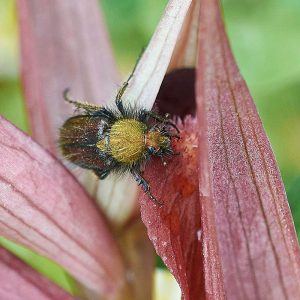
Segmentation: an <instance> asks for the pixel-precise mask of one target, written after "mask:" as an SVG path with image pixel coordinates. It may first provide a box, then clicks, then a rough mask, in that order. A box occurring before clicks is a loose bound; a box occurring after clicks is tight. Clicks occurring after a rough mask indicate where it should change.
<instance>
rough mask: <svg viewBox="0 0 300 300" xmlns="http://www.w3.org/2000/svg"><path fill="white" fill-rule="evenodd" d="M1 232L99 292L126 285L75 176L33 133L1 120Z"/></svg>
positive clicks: (103, 229)
mask: <svg viewBox="0 0 300 300" xmlns="http://www.w3.org/2000/svg"><path fill="white" fill-rule="evenodd" d="M0 138H1V143H0V158H1V170H0V210H1V214H0V216H1V217H0V230H1V234H2V235H4V236H5V237H7V238H9V239H11V240H13V241H15V242H18V243H21V244H24V245H26V246H28V247H30V248H31V249H34V250H35V251H37V252H38V253H41V254H42V255H45V256H47V257H49V258H51V259H53V260H55V261H56V262H57V263H59V264H61V265H62V266H63V267H65V268H66V269H67V270H68V271H69V272H70V273H71V274H72V275H73V276H74V277H76V278H77V279H78V280H79V281H81V282H83V283H84V284H85V285H87V286H88V287H90V288H91V289H94V290H95V291H97V292H102V293H105V294H110V293H114V292H115V291H116V290H117V289H118V288H119V287H120V285H122V277H123V269H122V263H121V258H120V254H119V252H118V250H117V246H116V244H115V242H114V241H113V240H112V237H111V233H110V232H109V231H108V229H107V225H106V224H105V222H104V221H103V218H101V217H100V215H99V211H98V210H97V208H96V206H95V205H94V204H93V202H92V201H91V199H89V197H88V196H87V194H86V193H85V191H84V190H83V189H82V188H81V187H80V185H79V184H78V183H77V182H76V180H75V179H74V178H73V177H72V176H71V175H70V173H69V172H68V171H67V170H66V169H65V168H64V167H63V166H61V164H60V163H59V162H58V161H57V160H56V159H54V158H53V157H52V156H51V155H49V153H47V152H46V151H45V150H43V149H42V148H41V147H40V146H39V145H38V144H36V143H34V142H33V141H32V140H31V138H30V137H28V136H26V135H25V134H23V133H22V132H21V131H19V130H18V129H16V128H15V127H14V126H12V125H11V124H10V123H9V122H7V121H6V120H4V119H3V118H1V119H0Z"/></svg>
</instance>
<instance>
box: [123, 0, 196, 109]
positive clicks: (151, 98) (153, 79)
mask: <svg viewBox="0 0 300 300" xmlns="http://www.w3.org/2000/svg"><path fill="white" fill-rule="evenodd" d="M190 4H191V0H170V1H169V3H168V5H167V7H166V10H165V12H164V15H163V17H162V18H161V20H160V22H159V24H158V26H157V28H156V31H155V33H154V34H153V36H152V39H151V41H150V43H149V45H148V47H147V48H146V49H145V52H144V53H143V55H142V57H141V59H140V61H139V63H138V65H137V67H136V70H135V73H134V76H133V78H132V79H131V81H130V83H129V86H128V87H127V89H126V91H125V94H124V101H128V102H130V103H137V104H138V105H139V106H142V107H145V108H147V109H152V106H153V104H154V102H155V98H156V95H157V93H158V90H159V87H160V85H161V82H162V80H163V78H164V76H165V73H166V71H167V68H168V65H169V62H170V60H171V56H172V53H173V49H174V47H175V43H176V40H177V38H178V35H179V33H180V30H181V28H182V24H183V22H184V18H185V16H186V13H187V11H188V8H189V6H190Z"/></svg>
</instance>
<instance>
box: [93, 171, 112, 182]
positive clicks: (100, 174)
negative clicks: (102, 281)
mask: <svg viewBox="0 0 300 300" xmlns="http://www.w3.org/2000/svg"><path fill="white" fill-rule="evenodd" d="M93 171H94V173H95V174H96V175H97V177H98V178H99V179H100V180H103V179H105V178H106V177H107V176H108V175H109V173H110V171H111V170H110V169H94V170H93Z"/></svg>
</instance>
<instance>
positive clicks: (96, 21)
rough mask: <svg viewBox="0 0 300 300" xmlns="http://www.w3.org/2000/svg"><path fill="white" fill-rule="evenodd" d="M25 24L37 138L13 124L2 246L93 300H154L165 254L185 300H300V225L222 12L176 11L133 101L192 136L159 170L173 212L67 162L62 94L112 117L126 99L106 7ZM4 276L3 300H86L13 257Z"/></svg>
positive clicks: (7, 145)
mask: <svg viewBox="0 0 300 300" xmlns="http://www.w3.org/2000/svg"><path fill="white" fill-rule="evenodd" d="M18 14H19V20H20V37H21V61H22V64H21V66H22V82H23V88H24V96H25V99H26V105H27V109H28V113H29V120H30V127H31V135H32V137H29V136H28V135H26V134H25V133H23V132H21V131H20V130H18V129H17V128H16V127H15V126H14V125H12V124H11V123H9V122H8V121H7V120H5V119H4V118H1V119H0V137H1V142H0V159H1V170H0V210H1V213H0V231H1V235H2V236H4V237H6V238H7V239H9V240H12V241H14V242H16V243H19V244H22V245H24V246H26V247H28V248H30V249H32V250H34V251H36V252H37V253H39V254H41V255H43V256H46V257H48V258H49V259H51V260H53V261H55V262H56V263H58V264H59V265H61V266H62V267H63V268H64V269H65V270H67V271H68V272H69V273H70V274H71V275H72V276H73V277H74V278H75V279H76V280H77V282H78V289H79V292H78V294H76V297H78V298H82V299H151V295H152V282H151V281H152V279H151V278H152V274H153V268H154V250H155V251H156V253H157V254H158V255H159V256H160V257H161V258H162V260H163V262H164V263H165V265H166V266H167V268H168V269H169V270H170V272H171V273H172V274H173V276H174V277H175V279H176V280H177V282H178V284H179V286H180V289H181V293H182V297H183V299H185V300H194V299H226V298H228V299H297V298H299V297H300V280H299V279H300V278H299V273H300V270H299V262H300V253H299V246H298V241H297V237H296V234H295V229H294V226H293V220H292V217H291V213H290V210H289V207H288V203H287V199H286V195H285V191H284V187H283V184H282V180H281V177H280V173H279V170H278V167H277V165H276V161H275V158H274V155H273V152H272V150H271V147H270V144H269V142H268V139H267V137H266V134H265V132H264V130H263V127H262V124H261V121H260V119H259V116H258V114H257V111H256V108H255V105H254V102H253V100H252V98H251V96H250V93H249V91H248V89H247V86H246V83H245V82H244V80H243V79H242V77H241V75H240V73H239V71H238V67H237V65H236V63H235V60H234V57H233V55H232V53H231V50H230V46H229V42H228V39H227V36H226V33H225V30H224V24H223V21H222V16H221V10H220V3H219V1H218V0H201V1H200V0H193V1H192V0H170V1H169V3H168V5H167V7H166V10H165V12H164V14H163V16H162V18H161V21H160V23H159V24H158V26H157V29H156V31H155V33H154V35H153V37H152V39H151V41H150V43H149V45H148V46H147V48H146V49H145V51H144V53H143V55H142V57H141V59H140V60H139V63H138V65H137V68H136V70H135V73H134V74H133V78H132V79H131V81H130V82H129V86H128V88H127V89H126V91H125V94H124V97H123V101H128V102H130V103H132V104H134V103H136V104H138V105H141V106H143V107H145V108H147V109H151V108H152V107H153V106H154V105H156V106H157V107H158V108H159V109H160V110H161V111H162V112H165V111H168V112H170V113H171V114H172V115H173V116H174V118H175V119H176V120H177V125H178V127H179V128H180V130H181V139H180V141H179V142H178V143H177V145H176V149H177V150H178V152H179V153H180V155H178V156H176V157H175V158H174V159H172V160H171V161H170V162H168V165H167V166H166V167H165V166H162V165H161V162H160V161H153V162H152V163H151V164H149V167H148V168H147V169H146V171H145V177H146V178H147V179H148V180H149V181H150V182H151V185H152V190H153V191H155V194H156V195H157V196H158V197H159V199H162V200H163V201H164V203H165V204H164V205H163V206H162V207H158V206H156V205H155V204H154V203H152V202H151V201H149V199H148V198H147V196H145V195H144V194H143V193H139V189H138V188H137V187H136V184H135V183H134V182H133V180H132V179H131V178H129V177H128V178H124V179H122V180H116V179H114V178H108V179H107V180H105V181H98V180H97V179H96V178H95V177H94V176H92V175H91V174H90V173H89V172H81V173H80V174H79V173H78V172H77V170H74V169H71V170H68V169H67V167H66V166H64V164H63V163H62V162H61V161H60V160H59V153H58V151H57V148H56V144H55V141H56V139H57V129H58V127H59V126H60V125H61V124H62V122H63V120H64V118H66V117H67V116H68V114H71V113H72V110H71V108H70V107H68V105H67V104H66V103H64V102H63V101H62V96H61V93H62V91H63V90H64V89H65V88H66V87H69V88H70V89H71V90H72V93H73V94H74V95H76V96H77V97H78V98H79V99H82V100H84V101H89V102H94V103H97V104H99V105H103V104H107V103H110V102H113V101H114V96H115V95H116V91H117V89H118V87H116V86H115V83H116V82H118V81H119V79H118V75H117V71H116V67H115V63H114V60H113V56H112V53H111V49H110V45H109V41H108V37H107V33H106V31H105V28H104V24H103V21H102V17H101V14H100V11H99V8H98V5H97V1H96V0H95V1H77V2H74V1H71V0H65V1H59V0H54V1H52V2H51V6H50V5H49V3H48V2H46V1H40V0H30V1H29V0H18ZM166 74H167V75H166ZM155 100H156V102H155ZM76 177H77V178H76ZM79 182H80V183H79ZM139 207H140V210H139ZM140 216H141V217H140ZM142 222H143V223H142ZM0 264H1V268H0V276H1V282H2V284H1V287H0V298H1V299H2V298H3V299H7V298H8V297H9V299H24V298H26V299H29V300H30V299H72V296H71V295H68V294H67V293H66V292H65V291H63V290H61V289H60V288H59V287H57V286H55V285H54V284H53V283H51V282H49V281H48V280H46V279H44V278H43V277H42V276H41V275H40V274H38V273H36V272H35V271H34V270H33V269H31V268H30V267H29V266H27V265H26V264H24V263H23V262H21V261H20V260H19V259H17V258H16V257H15V256H13V255H12V254H10V253H9V252H7V251H6V250H4V249H1V251H0Z"/></svg>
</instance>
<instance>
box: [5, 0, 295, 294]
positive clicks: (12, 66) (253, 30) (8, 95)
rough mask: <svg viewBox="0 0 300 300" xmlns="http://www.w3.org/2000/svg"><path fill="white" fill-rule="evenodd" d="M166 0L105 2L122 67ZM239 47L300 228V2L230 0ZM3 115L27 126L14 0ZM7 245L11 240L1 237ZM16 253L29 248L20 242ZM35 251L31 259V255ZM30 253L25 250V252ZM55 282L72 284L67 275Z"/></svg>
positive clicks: (228, 13)
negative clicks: (65, 277) (21, 84)
mask: <svg viewBox="0 0 300 300" xmlns="http://www.w3.org/2000/svg"><path fill="white" fill-rule="evenodd" d="M166 3H167V1H166V0H122V1H120V0H102V1H100V4H101V6H102V8H103V14H104V17H105V20H106V23H107V26H108V30H109V33H110V36H111V40H112V46H113V49H114V53H115V56H116V60H117V63H118V66H119V69H120V72H121V73H123V74H125V73H127V72H128V71H129V70H131V68H132V66H133V64H134V62H135V61H136V58H137V56H138V55H139V53H140V50H141V48H142V47H144V46H145V45H146V44H147V42H148V41H149V38H150V37H151V34H152V33H153V31H154V29H155V26H156V24H157V22H158V20H159V18H160V16H161V14H162V12H163V9H164V7H165V4H166ZM223 8H224V16H225V22H226V27H227V31H228V34H229V38H230V42H231V45H232V48H233V52H234V54H235V57H236V59H237V62H238V65H239V67H240V69H241V72H242V74H243V76H244V77H245V79H246V81H247V83H248V86H249V88H250V91H251V93H252V95H253V97H254V100H255V102H256V104H257V108H258V111H259V113H260V116H261V118H262V121H263V124H264V127H265V129H266V131H267V134H268V136H269V138H270V141H271V144H272V147H273V150H274V152H275V155H276V158H277V161H278V163H279V167H280V170H281V173H282V177H283V180H284V183H285V186H286V190H287V194H288V198H289V202H290V205H291V208H292V212H293V216H294V220H295V224H296V228H297V231H298V236H299V234H300V201H299V200H300V199H299V198H300V196H299V194H300V138H299V133H300V17H299V16H300V1H299V0H284V1H282V0H281V1H280V0H243V1H240V0H224V1H223ZM0 37H1V43H0V114H2V115H4V116H5V117H6V118H8V119H9V120H11V121H12V122H13V123H14V124H16V125H17V126H18V127H20V128H22V129H23V130H27V120H26V114H25V112H24V104H23V100H22V95H21V89H20V82H19V60H18V57H19V53H18V51H19V45H18V32H17V19H16V11H15V1H13V0H1V1H0ZM2 243H6V246H7V247H10V245H8V242H6V241H4V240H2ZM14 251H15V252H18V251H19V252H18V253H19V254H20V253H24V250H23V249H21V248H19V249H17V250H14ZM32 255H34V254H31V253H29V252H28V254H27V256H28V257H29V258H28V261H29V262H30V261H31V260H32V258H31V257H32ZM23 256H24V255H23ZM49 270H54V271H53V274H52V275H51V274H50V275H49V274H48V276H50V277H51V276H52V277H53V280H55V281H57V282H58V283H59V284H60V285H62V286H63V287H65V288H66V289H69V290H72V287H70V284H69V282H67V281H68V280H67V279H66V280H65V281H64V280H62V279H61V278H59V279H58V278H57V274H58V273H59V271H58V270H59V269H56V267H55V265H52V266H51V267H50V266H49Z"/></svg>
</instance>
